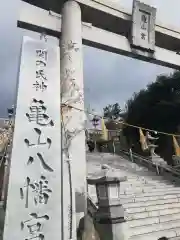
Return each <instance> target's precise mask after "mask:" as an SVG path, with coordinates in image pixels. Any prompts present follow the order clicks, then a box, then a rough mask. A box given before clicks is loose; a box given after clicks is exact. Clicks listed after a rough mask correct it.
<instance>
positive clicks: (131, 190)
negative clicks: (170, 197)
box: [120, 186, 180, 195]
mask: <svg viewBox="0 0 180 240" xmlns="http://www.w3.org/2000/svg"><path fill="white" fill-rule="evenodd" d="M174 190H176V191H179V192H180V187H174V186H172V187H169V186H168V187H161V188H158V187H157V188H156V187H139V188H133V187H131V188H129V189H128V188H126V189H123V188H122V189H120V193H121V194H122V193H124V194H125V195H131V194H139V193H149V192H150V193H156V192H157V193H160V192H171V191H174Z"/></svg>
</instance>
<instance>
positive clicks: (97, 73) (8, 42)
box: [0, 0, 180, 117]
mask: <svg viewBox="0 0 180 240" xmlns="http://www.w3.org/2000/svg"><path fill="white" fill-rule="evenodd" d="M107 1H112V2H117V3H119V4H120V5H121V6H123V7H124V8H126V9H128V10H130V11H131V7H132V0H107ZM144 2H147V3H150V4H151V5H155V6H156V7H157V8H158V13H157V19H161V22H162V21H164V23H166V24H168V25H171V26H172V25H174V26H175V27H177V28H178V25H180V17H179V9H180V1H178V0H173V3H175V4H176V5H173V4H172V0H144ZM19 8H20V0H7V1H3V5H1V14H0V32H1V36H0V117H3V116H5V115H6V108H7V107H9V106H11V105H12V104H13V103H14V99H15V96H16V92H15V87H16V81H17V73H18V63H19V62H18V61H19V54H20V45H21V40H22V36H23V35H30V36H34V37H38V35H37V34H35V33H31V32H27V31H25V30H22V29H18V28H17V27H16V22H17V18H18V11H19ZM52 41H56V40H54V39H52ZM170 72H172V69H168V68H164V67H161V66H156V65H152V64H148V63H145V62H140V61H137V60H134V59H130V58H127V57H123V56H120V55H116V54H112V53H108V52H104V51H100V50H97V49H93V48H89V47H84V83H85V99H86V105H90V107H91V108H93V109H95V110H96V111H97V112H100V111H101V110H102V108H103V107H104V106H106V105H107V104H108V103H115V102H119V103H120V105H121V106H122V107H123V106H124V103H125V102H126V101H127V99H128V98H130V97H131V95H132V94H133V92H135V91H138V90H140V89H141V88H143V87H145V86H146V85H147V83H148V82H151V81H153V80H155V79H156V76H157V75H159V74H163V73H170Z"/></svg>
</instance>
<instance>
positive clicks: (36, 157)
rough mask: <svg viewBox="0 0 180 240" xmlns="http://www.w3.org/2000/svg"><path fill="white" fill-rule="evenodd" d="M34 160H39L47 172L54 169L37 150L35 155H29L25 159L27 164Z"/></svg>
mask: <svg viewBox="0 0 180 240" xmlns="http://www.w3.org/2000/svg"><path fill="white" fill-rule="evenodd" d="M35 161H39V162H40V163H41V166H42V167H43V168H44V170H46V171H48V172H54V170H53V169H52V168H51V167H50V166H49V165H48V164H47V163H46V161H45V159H44V157H43V155H42V154H41V153H39V152H38V153H37V154H36V155H35V156H30V157H29V159H28V161H27V165H30V164H32V163H33V162H35Z"/></svg>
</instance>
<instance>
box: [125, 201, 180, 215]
mask: <svg viewBox="0 0 180 240" xmlns="http://www.w3.org/2000/svg"><path fill="white" fill-rule="evenodd" d="M179 207H180V202H178V203H167V204H160V205H152V206H147V207H135V208H127V209H125V210H126V212H127V213H140V212H151V211H155V210H156V211H157V210H163V209H171V208H179Z"/></svg>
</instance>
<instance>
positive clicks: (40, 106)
mask: <svg viewBox="0 0 180 240" xmlns="http://www.w3.org/2000/svg"><path fill="white" fill-rule="evenodd" d="M29 110H30V112H29V113H26V116H27V118H28V120H29V122H35V123H37V124H38V125H40V126H54V122H53V120H52V119H51V118H50V117H49V116H48V115H47V113H46V112H47V107H46V106H45V104H44V101H42V100H37V99H35V98H34V99H33V100H32V103H31V106H30V108H29Z"/></svg>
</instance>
